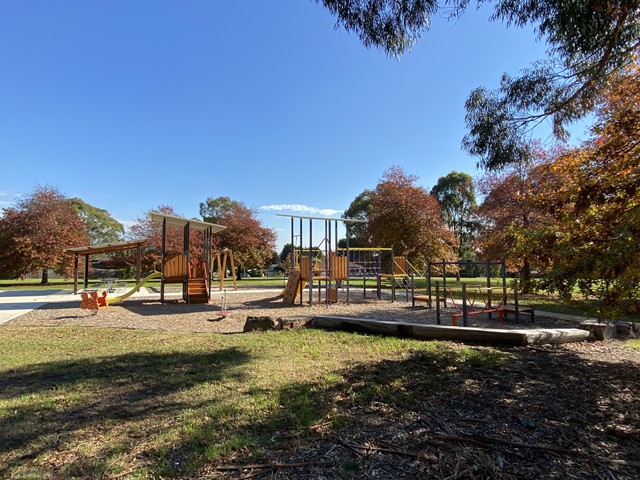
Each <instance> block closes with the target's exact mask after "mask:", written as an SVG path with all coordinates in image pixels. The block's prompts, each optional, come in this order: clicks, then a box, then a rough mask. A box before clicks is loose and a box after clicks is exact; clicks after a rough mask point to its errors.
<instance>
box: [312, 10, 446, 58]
mask: <svg viewBox="0 0 640 480" xmlns="http://www.w3.org/2000/svg"><path fill="white" fill-rule="evenodd" d="M320 1H321V0H316V2H317V3H320ZM322 4H323V5H324V6H325V8H327V9H328V10H329V11H330V12H331V13H332V14H333V15H335V16H336V17H337V19H338V25H340V26H342V27H343V28H344V29H345V30H347V31H348V32H356V33H357V34H358V36H359V37H360V40H361V41H362V43H363V45H364V46H365V47H367V48H368V47H378V48H381V49H382V50H384V51H385V52H386V53H387V54H389V55H393V56H394V57H399V56H401V55H402V54H403V53H404V52H405V51H407V50H409V49H410V48H411V47H412V46H413V45H414V44H415V42H416V40H417V39H418V38H420V32H421V31H422V30H425V29H426V28H427V27H428V26H429V16H430V15H431V14H433V13H435V11H436V10H437V5H438V4H437V2H436V1H435V0H406V1H403V2H397V1H391V0H386V1H385V0H374V1H371V0H350V1H345V0H322Z"/></svg>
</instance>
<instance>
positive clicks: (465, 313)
mask: <svg viewBox="0 0 640 480" xmlns="http://www.w3.org/2000/svg"><path fill="white" fill-rule="evenodd" d="M468 316H469V314H468V311H467V284H466V283H463V284H462V325H463V326H465V327H466V326H467V319H468Z"/></svg>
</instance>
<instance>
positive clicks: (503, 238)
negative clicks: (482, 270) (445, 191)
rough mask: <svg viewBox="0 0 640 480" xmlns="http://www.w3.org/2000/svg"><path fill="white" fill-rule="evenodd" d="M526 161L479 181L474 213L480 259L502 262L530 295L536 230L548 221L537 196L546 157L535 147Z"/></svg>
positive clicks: (536, 144) (542, 186)
mask: <svg viewBox="0 0 640 480" xmlns="http://www.w3.org/2000/svg"><path fill="white" fill-rule="evenodd" d="M530 148H531V151H532V152H534V154H533V155H532V156H531V158H530V159H529V161H527V162H523V163H521V164H519V165H514V166H511V167H508V168H506V169H505V170H503V171H502V172H499V173H497V172H490V173H487V174H485V176H484V177H483V178H482V179H481V180H480V182H479V186H480V191H481V193H482V194H483V195H484V200H483V202H482V204H481V205H480V207H479V209H478V215H479V218H480V221H481V225H482V226H481V229H480V233H479V236H478V246H479V248H480V251H481V252H482V255H483V257H484V258H487V259H505V260H506V261H507V266H508V267H509V268H510V269H516V270H518V271H519V272H520V285H521V289H522V291H524V292H530V291H531V290H532V288H533V285H532V283H531V271H532V268H533V266H532V265H535V266H536V267H538V266H539V265H538V263H537V259H538V258H539V254H540V252H539V250H538V251H534V249H533V248H532V245H534V244H535V243H536V236H535V235H536V234H535V232H536V229H537V228H538V227H540V226H543V225H548V224H549V222H550V219H549V217H548V215H547V213H546V209H545V208H543V207H541V205H540V203H539V198H538V195H539V193H540V192H541V190H543V189H544V187H545V184H546V182H547V181H548V180H549V178H548V176H547V175H544V172H543V170H542V169H541V168H540V166H541V165H542V164H544V163H545V162H548V161H549V155H548V154H547V152H545V151H544V150H543V149H542V148H541V146H540V144H539V143H535V144H533V145H531V146H530Z"/></svg>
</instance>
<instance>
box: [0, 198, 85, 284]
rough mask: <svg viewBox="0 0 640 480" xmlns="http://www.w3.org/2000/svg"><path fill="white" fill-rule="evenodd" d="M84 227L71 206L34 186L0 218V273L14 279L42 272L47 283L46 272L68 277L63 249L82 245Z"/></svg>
mask: <svg viewBox="0 0 640 480" xmlns="http://www.w3.org/2000/svg"><path fill="white" fill-rule="evenodd" d="M87 242H88V237H87V231H86V225H85V223H84V222H83V221H82V219H81V218H80V217H79V216H78V214H77V212H76V210H75V208H74V206H73V205H72V203H71V202H70V201H69V199H67V198H66V197H65V196H64V195H63V194H62V193H60V192H59V191H58V190H56V189H55V188H53V187H40V186H38V187H36V188H35V190H34V191H33V193H32V194H31V195H29V196H28V197H25V198H24V199H22V200H20V201H18V202H17V205H16V206H15V207H12V208H5V209H3V216H2V218H0V270H2V271H5V272H8V273H10V274H11V275H12V276H14V277H17V276H20V275H24V274H26V273H31V272H36V271H40V272H42V280H41V283H42V284H43V285H46V284H48V283H49V274H48V272H49V269H53V270H54V271H55V272H56V273H57V274H59V275H66V276H69V275H71V273H72V271H73V256H72V255H70V254H67V253H65V252H64V250H65V249H66V248H70V247H77V246H81V245H86V244H87Z"/></svg>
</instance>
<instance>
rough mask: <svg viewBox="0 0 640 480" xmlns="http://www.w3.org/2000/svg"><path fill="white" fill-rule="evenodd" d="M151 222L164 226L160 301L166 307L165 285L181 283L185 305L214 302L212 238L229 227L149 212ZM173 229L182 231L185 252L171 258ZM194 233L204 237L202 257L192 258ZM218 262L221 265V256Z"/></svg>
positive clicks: (172, 255)
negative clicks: (169, 234) (170, 233)
mask: <svg viewBox="0 0 640 480" xmlns="http://www.w3.org/2000/svg"><path fill="white" fill-rule="evenodd" d="M149 220H151V221H152V222H154V223H160V224H162V261H161V265H160V273H161V274H162V277H161V279H160V301H161V302H162V303H165V285H166V284H172V283H178V284H181V285H182V299H183V300H184V301H185V302H186V303H208V302H209V299H210V298H211V282H212V275H213V268H212V267H213V258H214V253H213V246H212V240H213V235H214V234H216V233H218V232H221V231H222V230H224V229H225V228H227V227H225V226H223V225H216V224H214V223H207V222H201V221H198V220H188V219H186V218H182V217H177V216H175V215H168V214H164V213H158V212H149ZM170 226H173V227H181V228H182V232H183V233H182V240H183V251H182V252H179V253H173V254H171V253H169V252H167V250H166V243H167V242H166V239H167V227H170ZM192 230H196V231H199V232H201V233H202V236H203V238H202V240H203V242H202V243H203V252H202V255H201V257H195V256H193V254H192V252H191V251H190V235H191V231H192ZM216 258H217V259H218V261H219V254H217V256H216ZM218 264H219V263H218Z"/></svg>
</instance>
